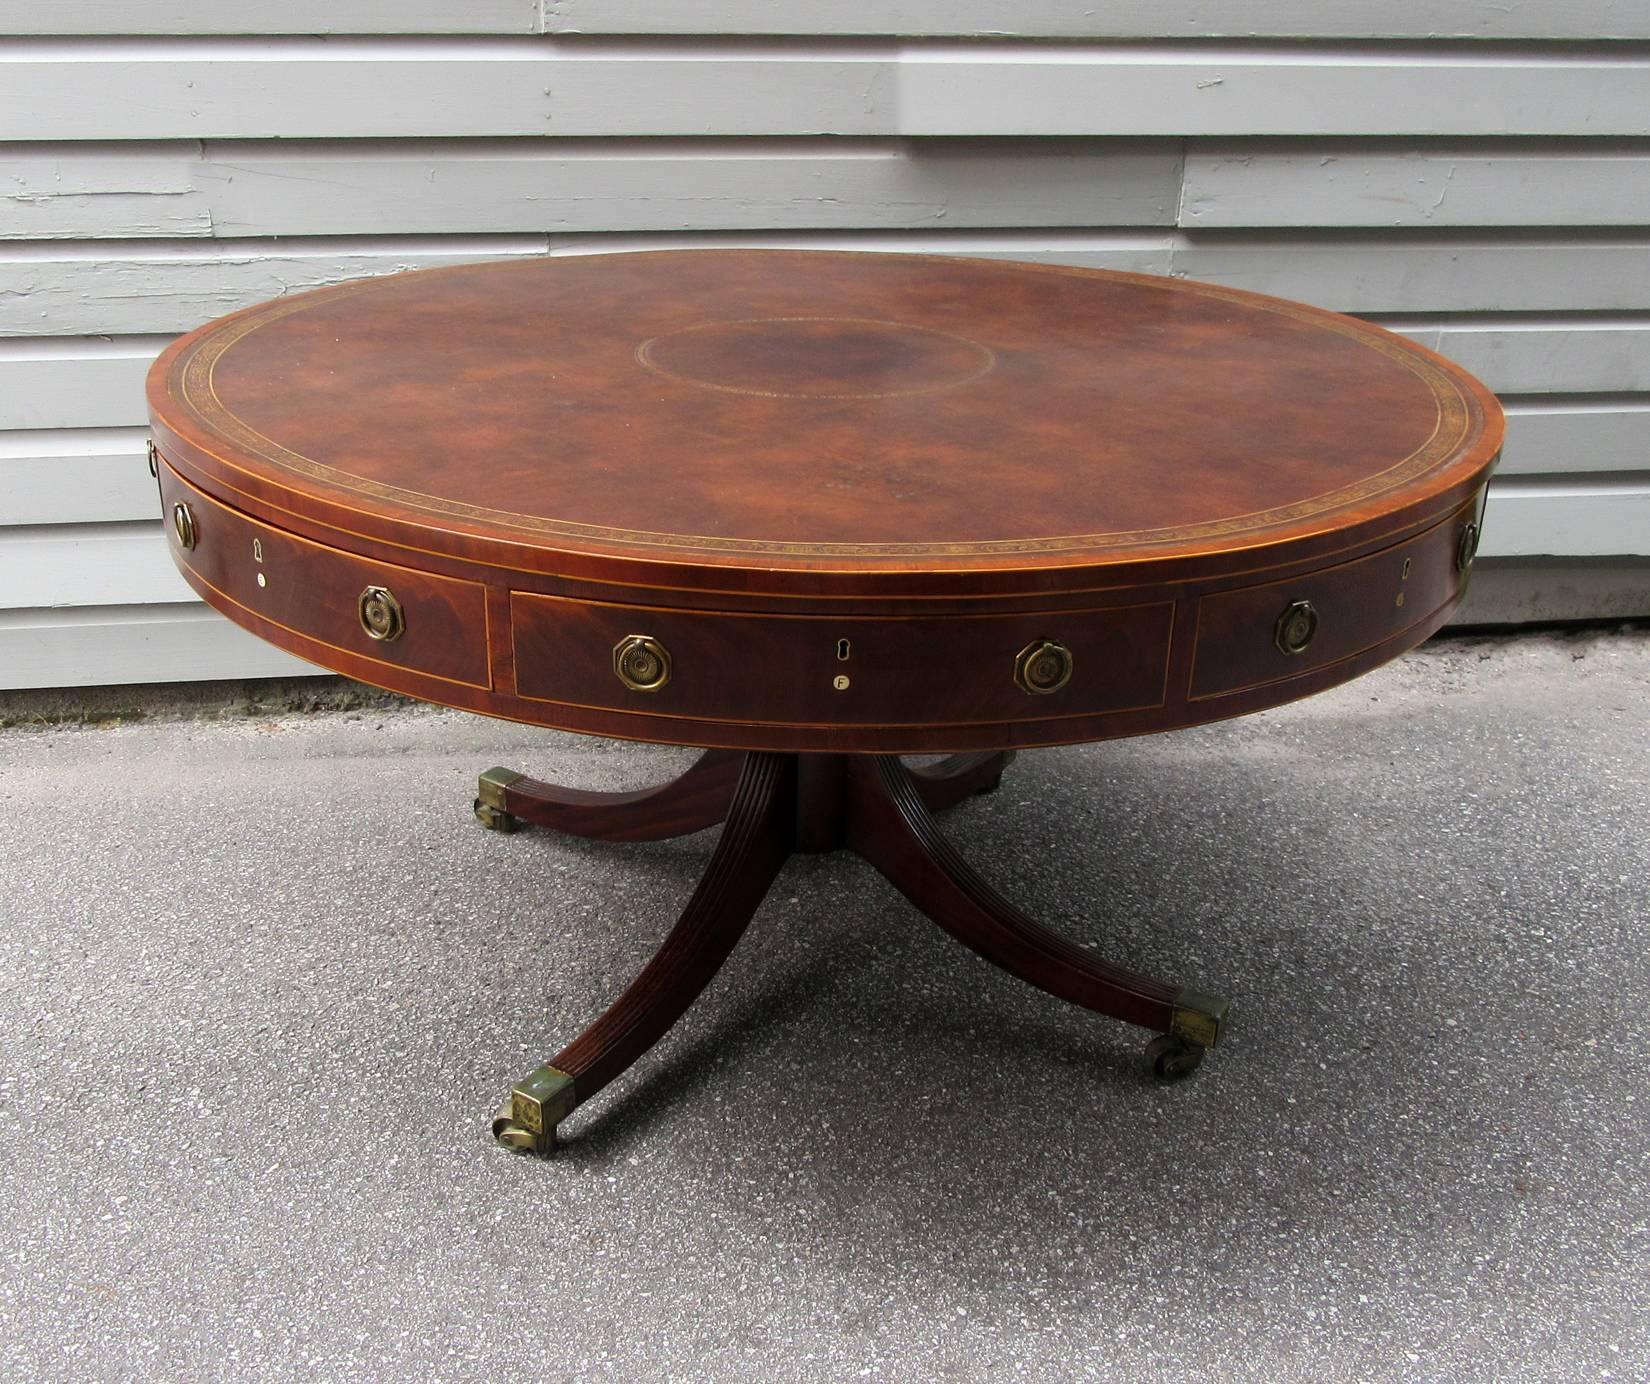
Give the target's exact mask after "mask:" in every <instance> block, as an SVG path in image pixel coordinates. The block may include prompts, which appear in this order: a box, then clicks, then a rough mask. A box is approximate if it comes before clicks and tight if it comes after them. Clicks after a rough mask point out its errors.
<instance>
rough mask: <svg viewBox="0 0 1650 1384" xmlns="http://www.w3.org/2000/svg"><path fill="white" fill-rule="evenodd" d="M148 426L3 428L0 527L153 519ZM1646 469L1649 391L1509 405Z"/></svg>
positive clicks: (1570, 464)
mask: <svg viewBox="0 0 1650 1384" xmlns="http://www.w3.org/2000/svg"><path fill="white" fill-rule="evenodd" d="M147 436H148V432H147V430H146V429H145V428H141V427H134V428H107V429H79V430H76V429H65V430H59V431H50V432H0V526H5V525H27V524H84V523H120V522H127V521H132V520H147V519H153V518H154V517H155V515H156V513H157V501H156V498H155V483H154V481H153V479H152V478H151V477H150V475H149V472H148V468H147V465H146V464H145V460H144V441H145V439H146V438H147ZM1646 469H1650V399H1631V398H1629V399H1626V400H1613V401H1610V402H1606V403H1592V402H1588V401H1586V400H1580V401H1566V402H1565V403H1563V404H1557V405H1546V404H1543V403H1542V402H1541V401H1540V400H1539V399H1537V400H1528V399H1520V400H1517V401H1514V402H1513V403H1512V404H1511V405H1510V406H1509V409H1508V421H1507V445H1506V449H1505V451H1504V452H1503V453H1502V459H1501V468H1500V471H1499V473H1498V474H1500V475H1502V476H1513V475H1519V476H1529V475H1553V474H1558V475H1562V474H1570V473H1587V474H1590V475H1597V474H1599V473H1604V472H1611V471H1643V470H1646Z"/></svg>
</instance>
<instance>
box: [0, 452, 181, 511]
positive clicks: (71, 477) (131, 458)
mask: <svg viewBox="0 0 1650 1384" xmlns="http://www.w3.org/2000/svg"><path fill="white" fill-rule="evenodd" d="M147 437H148V433H147V431H146V430H144V429H142V428H97V429H63V430H61V431H55V432H43V433H42V432H0V527H4V526H10V525H17V524H82V523H111V522H119V521H122V520H129V519H153V518H154V517H155V516H156V515H158V514H159V513H160V499H159V496H158V494H157V492H156V489H155V481H154V477H152V476H151V475H150V474H149V466H148V461H147V458H146V456H145V453H144V441H145V439H146V438H147Z"/></svg>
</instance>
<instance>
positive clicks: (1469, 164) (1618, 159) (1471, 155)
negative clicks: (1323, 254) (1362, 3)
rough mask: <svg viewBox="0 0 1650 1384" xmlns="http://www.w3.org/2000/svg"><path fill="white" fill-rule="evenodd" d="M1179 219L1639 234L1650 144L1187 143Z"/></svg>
mask: <svg viewBox="0 0 1650 1384" xmlns="http://www.w3.org/2000/svg"><path fill="white" fill-rule="evenodd" d="M1646 12H1647V13H1650V8H1647V10H1646ZM1180 222H1181V224H1182V225H1184V226H1188V227H1194V228H1195V227H1208V228H1215V227H1238V226H1257V227H1258V226H1278V227H1291V226H1299V227H1315V226H1392V227H1409V226H1437V227H1445V226H1462V227H1470V226H1643V225H1645V224H1646V223H1647V222H1650V148H1644V147H1642V146H1631V147H1626V148H1621V147H1612V146H1609V145H1606V146H1603V147H1598V146H1588V145H1585V144H1583V145H1580V146H1570V147H1566V148H1562V149H1560V148H1554V147H1552V146H1550V145H1549V146H1544V147H1539V148H1531V147H1528V146H1519V145H1517V144H1514V145H1512V146H1511V147H1510V148H1498V147H1494V146H1490V147H1486V146H1484V145H1482V144H1479V145H1471V144H1453V145H1450V146H1448V147H1445V148H1439V147H1436V146H1432V145H1422V146H1420V147H1409V148H1403V147H1394V146H1392V145H1380V146H1374V147H1370V146H1367V145H1360V144H1353V145H1345V144H1334V143H1328V142H1315V143H1313V144H1310V145H1306V146H1301V145H1298V144H1293V143H1291V144H1289V145H1286V146H1285V147H1283V148H1277V147H1275V146H1271V145H1265V144H1255V143H1253V142H1250V143H1246V144H1224V143H1223V144H1218V145H1213V146H1210V145H1206V144H1199V143H1194V144H1193V145H1192V146H1191V147H1190V148H1189V149H1188V150H1187V151H1186V171H1185V186H1184V192H1183V195H1182V199H1181V210H1180Z"/></svg>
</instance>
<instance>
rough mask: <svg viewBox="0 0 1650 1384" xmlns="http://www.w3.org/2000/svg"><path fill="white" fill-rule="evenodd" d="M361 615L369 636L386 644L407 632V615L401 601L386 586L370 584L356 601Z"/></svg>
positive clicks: (363, 625)
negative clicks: (402, 608)
mask: <svg viewBox="0 0 1650 1384" xmlns="http://www.w3.org/2000/svg"><path fill="white" fill-rule="evenodd" d="M356 609H357V610H358V611H359V613H360V616H361V628H362V629H364V630H365V631H366V632H367V634H368V636H369V637H371V638H373V639H377V640H380V641H381V642H383V643H385V644H393V643H394V642H395V641H396V640H397V639H399V638H401V636H402V635H403V634H405V633H406V632H407V617H406V615H405V614H403V613H402V610H401V602H400V601H398V600H396V599H395V597H394V595H393V594H391V592H390V589H389V588H388V587H386V586H369V587H368V588H367V589H366V590H365V591H363V592H362V593H361V599H360V601H358V602H357V603H356Z"/></svg>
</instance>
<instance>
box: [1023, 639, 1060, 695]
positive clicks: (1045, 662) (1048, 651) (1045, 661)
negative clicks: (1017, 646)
mask: <svg viewBox="0 0 1650 1384" xmlns="http://www.w3.org/2000/svg"><path fill="white" fill-rule="evenodd" d="M1071 663H1072V660H1071V650H1070V649H1068V648H1067V647H1066V646H1065V645H1064V644H1057V643H1056V642H1055V641H1054V640H1052V639H1034V640H1033V641H1032V642H1031V643H1029V644H1027V645H1026V646H1025V648H1023V649H1021V650H1020V656H1019V657H1018V658H1016V659H1015V660H1014V681H1015V683H1016V684H1017V685H1018V686H1019V689H1020V691H1022V692H1029V693H1031V694H1032V695H1033V696H1038V695H1042V694H1044V693H1048V692H1058V691H1059V690H1060V689H1061V688H1062V687H1064V686H1065V685H1066V684H1067V683H1068V682H1070V681H1071Z"/></svg>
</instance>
